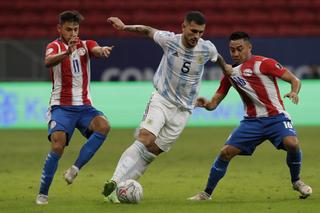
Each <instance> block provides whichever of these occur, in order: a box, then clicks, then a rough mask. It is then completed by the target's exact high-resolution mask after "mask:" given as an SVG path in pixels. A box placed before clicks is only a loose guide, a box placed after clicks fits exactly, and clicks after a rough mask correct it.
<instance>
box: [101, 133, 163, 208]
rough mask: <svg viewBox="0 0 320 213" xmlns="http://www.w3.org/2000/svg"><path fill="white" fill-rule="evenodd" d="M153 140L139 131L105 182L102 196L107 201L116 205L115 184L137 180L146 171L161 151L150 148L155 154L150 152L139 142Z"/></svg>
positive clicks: (152, 137)
mask: <svg viewBox="0 0 320 213" xmlns="http://www.w3.org/2000/svg"><path fill="white" fill-rule="evenodd" d="M152 140H155V136H154V135H153V134H152V133H150V132H148V131H147V130H146V129H140V130H139V134H138V136H137V140H136V141H134V143H133V144H132V145H131V146H129V147H128V148H127V149H126V150H125V151H124V152H123V154H122V155H121V157H120V159H119V162H118V164H117V167H116V169H115V171H114V174H113V176H112V179H111V180H109V181H106V182H105V184H104V188H103V191H102V194H103V195H104V196H105V197H106V200H107V201H110V202H112V203H118V202H119V201H118V198H117V196H116V194H115V191H114V190H115V188H116V186H117V183H120V182H122V181H124V180H127V179H134V180H137V179H138V178H139V177H141V176H142V175H143V173H144V172H145V171H146V169H147V167H148V165H149V164H150V163H151V162H152V161H153V160H154V159H155V158H156V156H157V155H158V154H160V153H161V152H162V151H160V150H159V148H154V147H153V148H152V149H153V150H154V151H155V153H153V152H150V151H149V150H148V149H147V147H146V146H145V144H144V143H143V142H141V141H144V142H145V141H152Z"/></svg>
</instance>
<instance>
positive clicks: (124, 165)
mask: <svg viewBox="0 0 320 213" xmlns="http://www.w3.org/2000/svg"><path fill="white" fill-rule="evenodd" d="M155 158H156V155H155V154H153V153H151V152H149V151H148V150H147V148H146V147H145V145H144V144H143V143H141V142H140V141H137V140H136V141H135V142H134V143H133V144H132V145H131V146H130V147H128V149H127V150H126V151H125V152H124V153H123V154H122V156H121V158H120V160H119V162H118V165H117V167H116V170H115V172H114V174H113V177H112V180H114V181H115V182H117V183H119V182H122V181H124V180H128V179H134V180H137V179H139V178H140V177H141V176H142V175H143V173H144V172H145V171H146V169H147V167H148V165H149V164H150V163H151V162H152V161H153V160H154V159H155Z"/></svg>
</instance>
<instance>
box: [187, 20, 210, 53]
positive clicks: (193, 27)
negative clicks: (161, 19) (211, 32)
mask: <svg viewBox="0 0 320 213" xmlns="http://www.w3.org/2000/svg"><path fill="white" fill-rule="evenodd" d="M205 27H206V25H205V24H203V25H199V24H196V23H195V22H194V21H191V22H190V23H188V22H186V21H185V22H184V23H183V24H182V42H183V45H185V46H186V47H187V48H192V47H195V46H196V45H197V43H198V41H199V39H200V38H201V36H202V35H203V33H204V29H205Z"/></svg>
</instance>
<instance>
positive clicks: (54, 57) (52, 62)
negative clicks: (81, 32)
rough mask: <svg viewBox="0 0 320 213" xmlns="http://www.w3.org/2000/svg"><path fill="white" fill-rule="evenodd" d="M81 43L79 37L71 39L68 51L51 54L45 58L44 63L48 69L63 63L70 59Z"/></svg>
mask: <svg viewBox="0 0 320 213" xmlns="http://www.w3.org/2000/svg"><path fill="white" fill-rule="evenodd" d="M79 42H80V40H79V38H78V37H74V38H71V39H70V41H69V43H68V49H67V50H66V51H63V52H61V53H57V54H49V55H47V56H46V57H45V60H44V63H45V66H46V67H53V66H56V65H57V64H59V63H61V62H62V61H63V60H64V59H65V58H67V57H69V56H70V55H71V53H72V52H73V51H75V50H76V48H77V44H78V43H79Z"/></svg>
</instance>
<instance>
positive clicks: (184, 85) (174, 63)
mask: <svg viewBox="0 0 320 213" xmlns="http://www.w3.org/2000/svg"><path fill="white" fill-rule="evenodd" d="M153 39H154V41H155V42H156V43H158V44H159V45H160V46H161V47H162V49H163V51H164V53H163V56H162V59H161V62H160V64H159V67H158V69H157V71H156V73H155V75H154V78H153V85H154V87H155V89H156V90H157V91H158V93H159V94H160V95H161V96H163V97H164V98H166V99H167V100H168V101H170V102H172V103H173V104H175V105H177V106H179V107H182V108H185V109H189V110H192V109H193V108H194V104H195V101H196V98H197V96H198V92H199V89H200V82H201V78H202V75H203V70H204V64H205V63H206V62H207V61H209V60H211V61H213V62H215V61H216V60H217V57H218V52H217V49H216V47H215V46H214V45H213V44H212V43H211V41H206V40H203V39H201V38H200V39H199V41H198V44H197V45H196V46H195V47H194V48H192V49H187V48H185V47H184V46H183V45H182V35H181V34H174V33H172V32H167V31H157V32H155V34H154V37H153Z"/></svg>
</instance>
